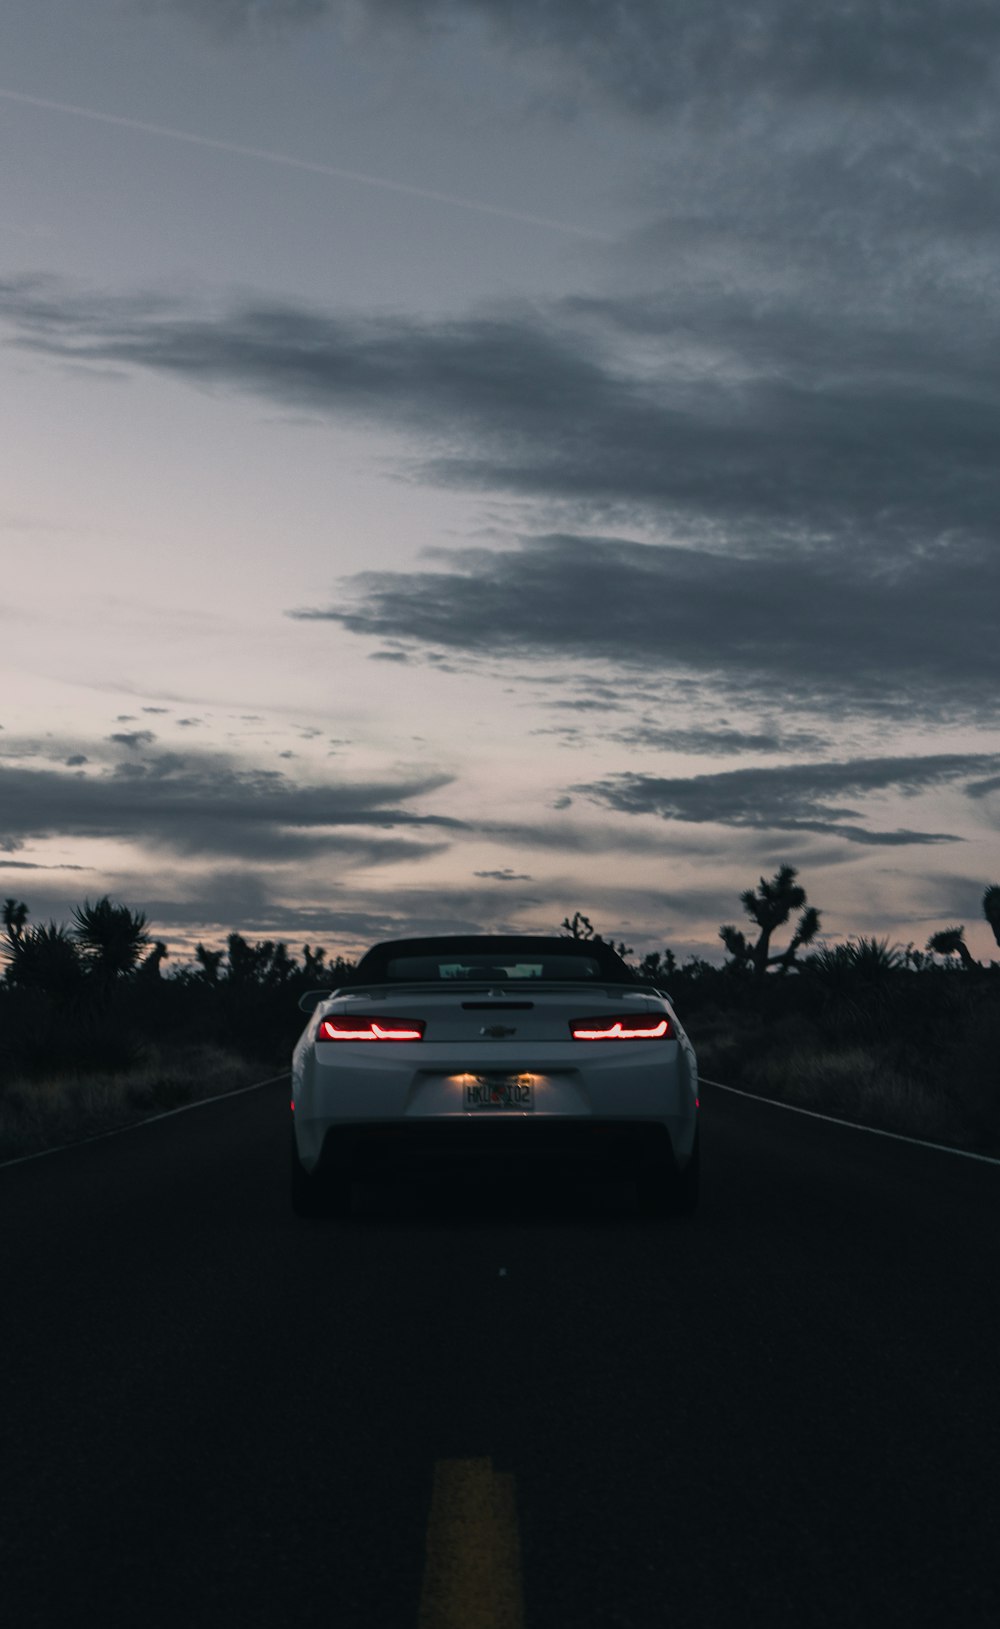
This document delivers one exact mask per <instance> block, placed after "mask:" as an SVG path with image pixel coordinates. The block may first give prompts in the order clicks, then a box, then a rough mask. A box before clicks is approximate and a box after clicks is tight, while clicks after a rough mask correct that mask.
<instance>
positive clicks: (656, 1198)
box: [637, 1132, 701, 1217]
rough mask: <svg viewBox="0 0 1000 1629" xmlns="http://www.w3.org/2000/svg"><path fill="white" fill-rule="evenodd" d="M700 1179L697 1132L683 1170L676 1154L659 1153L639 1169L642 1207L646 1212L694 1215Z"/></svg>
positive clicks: (640, 1203)
mask: <svg viewBox="0 0 1000 1629" xmlns="http://www.w3.org/2000/svg"><path fill="white" fill-rule="evenodd" d="M700 1181H701V1155H700V1151H699V1145H698V1133H697V1132H695V1135H694V1147H693V1148H692V1150H691V1158H690V1159H689V1160H688V1162H687V1165H686V1166H685V1167H684V1169H683V1171H678V1170H677V1167H676V1165H675V1164H674V1160H673V1156H672V1155H670V1154H668V1155H667V1156H666V1157H665V1158H664V1157H663V1156H660V1157H659V1158H657V1159H655V1160H649V1161H648V1162H646V1163H644V1164H643V1165H642V1166H641V1167H640V1170H639V1174H638V1178H637V1185H638V1189H639V1208H640V1210H641V1212H642V1214H643V1215H644V1216H649V1217H663V1216H693V1215H694V1213H695V1211H696V1210H697V1209H698V1190H699V1186H700Z"/></svg>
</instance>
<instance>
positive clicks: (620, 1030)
mask: <svg viewBox="0 0 1000 1629" xmlns="http://www.w3.org/2000/svg"><path fill="white" fill-rule="evenodd" d="M569 1030H570V1034H571V1035H572V1037H573V1039H574V1041H672V1040H673V1039H674V1032H673V1029H672V1027H671V1024H670V1019H669V1018H665V1017H664V1016H663V1014H662V1013H656V1012H649V1013H635V1012H630V1013H625V1014H623V1015H622V1016H621V1017H616V1018H605V1017H601V1018H571V1019H570V1025H569Z"/></svg>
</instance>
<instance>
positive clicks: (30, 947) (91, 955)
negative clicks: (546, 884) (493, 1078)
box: [0, 865, 1000, 1160]
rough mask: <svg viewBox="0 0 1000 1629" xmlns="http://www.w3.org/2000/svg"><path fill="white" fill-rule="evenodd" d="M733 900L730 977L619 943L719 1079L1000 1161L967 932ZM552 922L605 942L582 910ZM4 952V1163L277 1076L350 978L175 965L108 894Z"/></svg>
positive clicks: (267, 968) (749, 897) (995, 921)
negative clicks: (846, 933) (316, 995)
mask: <svg viewBox="0 0 1000 1629" xmlns="http://www.w3.org/2000/svg"><path fill="white" fill-rule="evenodd" d="M740 903H741V905H742V907H743V910H744V912H745V915H746V917H747V919H748V921H747V924H746V925H745V926H744V927H742V928H740V927H737V926H736V925H734V924H732V923H726V924H724V925H723V926H722V927H721V928H720V929H719V937H720V940H721V941H722V944H723V947H724V949H725V951H726V960H725V962H724V964H723V965H722V966H716V965H714V964H712V963H710V962H708V961H705V960H703V959H700V958H697V957H692V958H689V959H688V960H687V961H686V962H684V963H683V964H681V963H679V962H678V960H677V958H676V956H675V955H674V953H673V951H671V950H670V949H664V950H662V951H654V952H651V953H650V954H648V955H646V956H644V957H642V958H637V957H636V956H635V954H634V952H633V951H632V949H631V948H630V947H629V946H628V945H626V944H625V943H624V942H618V943H616V944H615V948H616V949H617V950H618V951H619V953H620V954H621V955H623V956H624V957H625V959H626V960H627V961H629V962H630V963H631V965H632V966H633V967H635V969H636V971H637V972H638V973H639V974H640V976H641V977H642V978H644V979H647V980H649V981H650V982H651V983H653V984H655V985H657V986H658V987H660V988H662V989H665V990H667V991H668V993H669V994H670V996H671V998H672V1000H673V1001H674V1004H675V1006H676V1008H677V1010H678V1012H679V1014H680V1016H681V1018H682V1021H683V1022H684V1024H685V1026H686V1028H687V1029H688V1031H689V1033H690V1035H691V1037H692V1040H693V1041H694V1043H695V1045H696V1048H697V1051H698V1061H699V1067H700V1069H701V1072H702V1074H703V1076H704V1077H705V1078H706V1079H708V1080H719V1081H722V1082H724V1083H725V1084H727V1085H732V1086H738V1087H742V1088H744V1089H745V1090H747V1091H751V1092H757V1093H760V1094H762V1095H765V1096H770V1097H774V1098H778V1099H783V1100H786V1101H789V1102H794V1103H798V1104H801V1105H803V1106H807V1107H812V1108H816V1109H819V1110H821V1111H822V1112H824V1113H829V1114H833V1115H837V1116H842V1117H843V1118H845V1119H851V1120H860V1121H862V1122H865V1123H868V1124H873V1125H878V1126H881V1127H883V1128H885V1129H888V1130H895V1131H900V1132H903V1133H904V1134H907V1135H910V1136H916V1137H924V1138H928V1139H930V1140H933V1141H940V1142H946V1143H952V1144H954V1145H955V1146H959V1147H965V1148H969V1149H973V1150H977V1151H982V1152H989V1153H1000V963H997V962H993V961H991V962H990V963H988V964H982V963H980V962H979V961H977V960H976V959H975V958H974V957H973V956H972V954H971V952H970V950H969V947H968V946H967V945H966V943H965V937H964V927H961V926H954V927H947V928H942V929H941V930H940V931H939V932H937V933H935V934H933V935H932V936H931V938H930V939H929V940H928V941H927V944H926V946H925V947H924V948H923V949H918V948H916V947H915V946H914V945H912V944H908V945H905V946H901V945H891V944H889V943H888V942H887V941H886V940H884V939H877V938H865V937H858V938H851V939H849V940H848V941H847V942H846V943H843V944H838V945H833V946H827V945H824V944H822V943H817V941H818V940H819V939H820V928H821V916H820V912H819V910H817V909H816V908H815V907H814V906H812V905H810V904H809V903H808V900H807V898H806V891H805V888H804V887H803V886H802V884H801V883H800V882H799V880H798V877H797V873H796V871H795V869H794V868H793V867H792V866H788V865H783V866H781V867H779V869H778V870H777V871H776V872H775V874H774V876H773V877H771V878H764V877H761V878H760V879H759V883H758V886H757V887H756V888H748V889H746V890H745V891H744V892H743V893H742V894H741V896H740ZM983 912H984V915H985V917H986V920H987V921H988V922H989V924H990V926H991V928H992V931H993V934H994V937H995V938H996V940H997V944H998V946H1000V886H997V885H991V886H990V887H988V888H986V890H985V892H984V895H983ZM793 918H794V922H793V920H792V919H793ZM559 931H561V932H562V933H564V934H566V935H568V936H571V937H573V938H578V939H587V938H601V937H602V936H601V934H600V933H599V932H598V931H597V930H596V929H595V927H594V925H593V923H592V921H591V920H590V918H589V917H587V916H586V915H584V914H583V913H582V912H580V911H576V912H575V913H574V915H573V916H572V918H570V917H566V918H565V919H564V921H563V922H562V924H561V929H560V930H559ZM786 935H787V942H786V943H784V944H782V943H781V940H782V937H783V936H786ZM610 942H612V943H614V941H613V940H612V941H610ZM0 945H2V950H3V955H4V963H5V966H4V974H3V978H2V980H0V1033H2V1035H3V1039H4V1044H3V1047H2V1049H0V1160H2V1159H11V1158H16V1157H17V1156H18V1155H20V1154H23V1153H30V1152H33V1151H35V1150H36V1149H39V1148H43V1147H48V1146H52V1145H54V1144H58V1143H62V1142H68V1141H72V1140H75V1139H77V1138H79V1137H84V1136H88V1135H93V1134H95V1133H97V1132H99V1131H103V1130H108V1129H111V1128H113V1127H116V1126H119V1125H126V1124H128V1123H130V1122H131V1121H134V1120H136V1119H139V1118H142V1117H144V1116H147V1115H149V1114H151V1113H156V1112H162V1111H163V1110H164V1109H167V1108H175V1107H178V1106H180V1105H182V1104H184V1103H188V1102H193V1101H196V1100H197V1099H198V1098H200V1097H204V1096H214V1095H217V1094H219V1093H220V1092H224V1091H227V1090H235V1089H237V1088H238V1087H239V1086H241V1085H246V1084H249V1083H250V1082H252V1081H255V1080H263V1079H265V1078H266V1077H267V1076H269V1075H272V1074H276V1073H278V1072H280V1071H281V1070H283V1069H285V1068H286V1067H287V1064H288V1057H289V1053H290V1051H291V1048H292V1046H293V1044H294V1042H295V1039H296V1037H297V1035H298V1034H299V1032H300V1029H301V1026H302V1016H301V1013H300V1012H299V1009H298V998H299V996H300V995H301V994H302V993H303V992H304V991H305V990H310V989H331V988H333V987H334V986H335V985H336V984H338V983H340V982H341V981H342V980H343V979H344V978H345V977H347V976H348V975H349V974H350V972H351V970H352V967H353V963H352V962H351V961H350V960H349V959H347V958H345V957H343V956H339V955H335V956H332V957H331V956H329V955H328V953H327V952H326V951H325V950H324V949H321V948H320V947H318V946H310V945H308V944H305V945H303V946H302V947H301V953H300V955H298V956H297V955H295V954H293V953H291V952H290V951H289V948H288V945H287V944H286V943H284V942H282V941H275V940H269V939H268V940H260V941H257V942H251V941H249V940H247V939H245V938H244V937H243V936H242V935H241V934H239V933H230V934H229V935H228V937H227V939H226V943H225V945H224V946H220V947H218V948H214V949H213V948H208V947H206V946H204V945H201V944H199V945H198V946H197V950H196V953H195V962H194V964H193V965H185V966H179V967H176V968H170V967H169V966H168V965H165V964H168V963H169V960H170V957H169V952H168V949H167V945H166V944H165V942H164V941H163V940H160V939H155V938H154V937H153V935H152V934H151V933H150V931H149V925H148V923H147V921H146V918H145V916H144V915H143V913H142V912H140V911H134V910H132V909H130V908H129V907H128V906H126V905H121V904H116V903H114V902H113V901H111V900H110V899H109V898H107V897H105V898H103V899H100V900H98V901H97V902H96V903H95V904H93V905H91V904H90V902H89V901H88V902H87V903H85V904H84V905H82V906H79V907H77V908H76V909H75V910H74V912H73V918H72V921H71V923H70V924H68V925H65V924H57V923H55V922H49V923H39V924H33V923H32V922H31V921H30V913H29V911H28V907H27V906H26V905H25V904H24V903H22V902H19V901H16V900H14V899H8V900H6V901H5V903H4V905H3V938H2V941H0Z"/></svg>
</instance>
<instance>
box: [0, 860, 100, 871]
mask: <svg viewBox="0 0 1000 1629" xmlns="http://www.w3.org/2000/svg"><path fill="white" fill-rule="evenodd" d="M0 867H2V868H3V869H4V870H5V871H92V870H93V866H89V865H41V864H40V863H39V862H38V861H35V860H0Z"/></svg>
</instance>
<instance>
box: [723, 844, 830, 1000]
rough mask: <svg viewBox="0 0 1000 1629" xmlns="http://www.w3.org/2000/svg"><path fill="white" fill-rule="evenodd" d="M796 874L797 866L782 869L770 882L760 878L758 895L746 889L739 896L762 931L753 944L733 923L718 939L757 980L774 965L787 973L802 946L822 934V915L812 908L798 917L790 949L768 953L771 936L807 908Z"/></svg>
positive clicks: (739, 964)
mask: <svg viewBox="0 0 1000 1629" xmlns="http://www.w3.org/2000/svg"><path fill="white" fill-rule="evenodd" d="M797 875H798V873H797V872H796V870H795V867H794V866H792V865H783V866H780V867H779V868H778V870H777V871H776V872H775V873H774V876H773V877H772V878H771V880H770V882H767V881H765V879H764V878H763V877H761V879H760V890H759V892H755V891H754V889H753V888H747V889H745V890H744V892H743V893H742V894H741V895H740V904H741V905H742V906H743V908H744V910H745V911H746V913H747V915H748V916H749V918H750V920H751V922H755V923H756V925H757V927H758V928H759V929H760V932H759V933H758V935H757V938H756V940H755V941H754V943H753V944H751V943H750V942H749V940H748V939H747V937H746V935H745V934H744V933H741V932H740V930H739V928H737V927H734V926H733V925H732V923H728V922H727V923H726V924H725V926H724V927H721V928H720V929H719V938H720V939H721V940H722V942H723V944H724V945H725V947H726V949H727V950H728V951H729V954H730V955H731V956H732V957H733V960H734V961H735V962H736V964H737V966H741V967H748V968H750V969H752V971H753V975H754V977H755V978H763V977H764V974H765V973H766V972H767V969H768V967H771V966H774V965H780V967H781V971H782V972H783V973H787V971H788V969H789V967H791V966H792V965H793V964H794V962H795V952H796V951H797V950H798V949H799V947H800V946H801V945H808V944H811V943H812V941H813V939H815V937H816V935H817V933H818V932H819V912H818V911H817V910H816V908H815V906H813V905H810V906H808V907H807V908H806V910H804V911H803V912H802V915H801V916H800V917H799V921H798V925H797V927H796V929H795V933H794V936H793V938H792V942H791V944H790V945H789V946H788V949H787V950H784V951H782V952H780V954H778V955H775V956H772V955H770V954H769V951H770V947H771V935H772V933H774V931H775V929H776V928H780V927H783V926H784V924H785V923H786V922H787V921H788V918H789V917H790V916H791V914H792V912H793V911H796V910H798V909H799V907H800V906H801V905H805V902H806V891H805V889H804V888H802V887H800V886H799V884H798V883H797V882H796V881H795V878H796V876H797Z"/></svg>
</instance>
